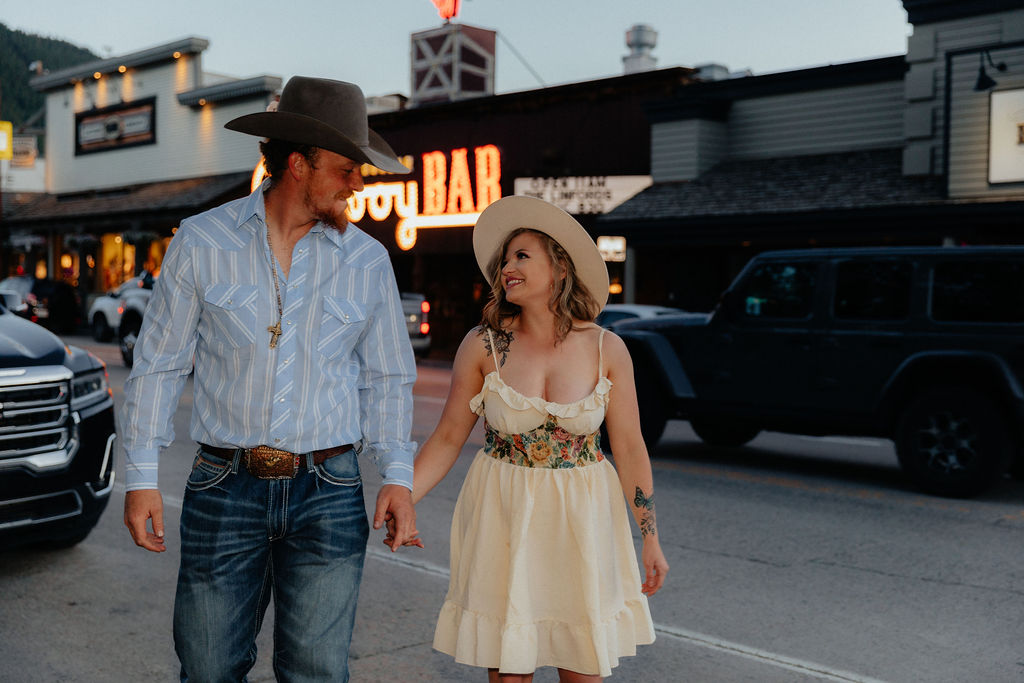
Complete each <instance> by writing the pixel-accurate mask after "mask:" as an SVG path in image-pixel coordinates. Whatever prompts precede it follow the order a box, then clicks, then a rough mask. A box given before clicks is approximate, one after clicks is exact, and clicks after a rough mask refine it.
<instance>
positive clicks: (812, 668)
mask: <svg viewBox="0 0 1024 683" xmlns="http://www.w3.org/2000/svg"><path fill="white" fill-rule="evenodd" d="M366 554H367V556H369V557H372V558H374V559H377V560H381V561H383V562H388V563H390V564H394V565H398V566H400V567H405V568H406V569H412V570H414V571H418V572H422V573H424V574H430V575H431V576H436V577H439V578H443V579H445V580H448V578H449V576H450V572H449V571H448V568H447V567H442V566H440V565H436V564H434V563H433V562H426V561H423V560H414V559H409V557H408V556H403V555H398V554H395V553H391V552H389V551H386V550H379V549H377V548H368V549H367V551H366ZM654 630H655V631H656V632H658V633H660V634H662V635H665V636H669V637H672V638H676V639H678V640H685V641H686V642H688V643H689V644H691V645H696V646H698V647H704V648H708V649H710V650H717V651H719V652H724V653H725V654H730V655H735V656H737V657H744V658H746V659H752V660H754V661H757V662H760V663H762V664H769V665H771V666H775V667H778V668H780V669H786V670H788V671H795V672H798V673H802V674H807V675H810V676H814V677H816V678H819V679H821V680H824V681H837V682H838V683H883V681H880V680H878V679H876V678H869V677H866V676H860V675H858V674H853V673H849V672H847V671H840V670H838V669H831V668H829V667H827V666H824V665H822V664H816V663H814V662H808V661H804V660H801V659H794V658H792V657H785V656H783V655H778V654H775V653H773V652H767V651H765V650H759V649H757V648H753V647H747V646H746V645H740V644H739V643H733V642H730V641H728V640H722V639H720V638H715V637H714V636H709V635H706V634H704V633H697V632H695V631H688V630H686V629H681V628H676V627H674V626H666V625H664V624H655V625H654Z"/></svg>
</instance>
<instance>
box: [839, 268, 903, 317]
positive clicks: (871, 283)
mask: <svg viewBox="0 0 1024 683" xmlns="http://www.w3.org/2000/svg"><path fill="white" fill-rule="evenodd" d="M912 273H913V266H912V265H911V264H910V263H907V262H904V261H843V262H842V263H840V264H839V268H838V269H837V271H836V295H835V301H834V303H833V311H834V314H835V317H836V318H838V319H840V320H906V319H907V317H908V316H909V314H910V279H911V275H912Z"/></svg>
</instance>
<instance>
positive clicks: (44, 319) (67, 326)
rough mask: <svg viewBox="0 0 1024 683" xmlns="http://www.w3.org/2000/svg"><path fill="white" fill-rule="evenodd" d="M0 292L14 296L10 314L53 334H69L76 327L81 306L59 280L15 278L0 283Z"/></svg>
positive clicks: (68, 288) (76, 294)
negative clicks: (14, 300)
mask: <svg viewBox="0 0 1024 683" xmlns="http://www.w3.org/2000/svg"><path fill="white" fill-rule="evenodd" d="M0 292H6V293H7V294H15V295H17V296H18V301H17V303H15V304H14V305H13V306H12V307H11V308H10V310H11V311H12V312H13V313H15V314H16V315H19V316H21V317H22V318H26V319H27V320H31V321H32V322H34V323H39V324H40V325H42V326H43V327H45V328H47V329H48V330H51V331H53V332H56V333H57V334H71V333H72V332H74V331H75V328H77V327H78V323H79V320H80V317H81V313H80V311H81V302H80V301H79V298H78V293H77V292H76V291H75V289H74V287H72V286H71V285H69V284H68V283H66V282H61V281H59V280H48V279H43V278H35V277H31V276H28V275H15V276H12V277H8V278H4V279H3V280H0Z"/></svg>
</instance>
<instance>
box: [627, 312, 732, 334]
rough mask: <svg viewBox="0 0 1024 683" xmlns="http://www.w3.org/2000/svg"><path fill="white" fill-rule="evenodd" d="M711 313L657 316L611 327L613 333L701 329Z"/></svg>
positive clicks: (709, 318) (633, 319)
mask: <svg viewBox="0 0 1024 683" xmlns="http://www.w3.org/2000/svg"><path fill="white" fill-rule="evenodd" d="M711 315H712V314H711V313H679V314H677V315H659V316H657V317H655V318H630V319H628V320H622V321H620V322H617V323H615V324H613V325H612V326H611V328H610V329H611V330H612V331H613V332H616V331H619V330H623V331H626V330H661V329H677V328H679V327H703V326H705V325H707V324H708V322H709V321H710V320H711Z"/></svg>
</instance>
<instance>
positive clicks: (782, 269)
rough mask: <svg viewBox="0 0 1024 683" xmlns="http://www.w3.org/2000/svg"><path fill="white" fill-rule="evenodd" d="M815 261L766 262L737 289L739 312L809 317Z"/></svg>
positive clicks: (796, 317)
mask: <svg viewBox="0 0 1024 683" xmlns="http://www.w3.org/2000/svg"><path fill="white" fill-rule="evenodd" d="M816 270H817V264H813V263H765V264H763V265H761V266H759V267H757V268H756V269H755V270H754V271H753V272H752V273H751V274H750V276H749V277H748V278H747V279H746V282H744V283H743V285H742V286H741V288H740V296H739V300H740V302H741V304H740V305H741V314H742V315H743V316H744V317H747V318H792V319H801V318H806V317H808V316H810V314H811V307H812V305H813V302H814V287H815V275H816Z"/></svg>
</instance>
